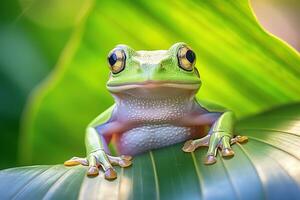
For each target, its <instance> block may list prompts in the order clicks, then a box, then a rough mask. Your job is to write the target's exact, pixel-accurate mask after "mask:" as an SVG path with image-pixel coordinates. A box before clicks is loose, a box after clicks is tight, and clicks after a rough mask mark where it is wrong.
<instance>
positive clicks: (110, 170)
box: [104, 168, 117, 180]
mask: <svg viewBox="0 0 300 200" xmlns="http://www.w3.org/2000/svg"><path fill="white" fill-rule="evenodd" d="M104 177H105V179H107V180H113V179H116V178H117V172H116V171H115V170H114V169H113V168H108V169H107V170H105V172H104Z"/></svg>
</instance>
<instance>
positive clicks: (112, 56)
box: [107, 49, 126, 74]
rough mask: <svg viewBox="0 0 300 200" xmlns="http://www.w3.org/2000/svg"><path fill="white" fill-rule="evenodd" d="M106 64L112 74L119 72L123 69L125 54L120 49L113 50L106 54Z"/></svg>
mask: <svg viewBox="0 0 300 200" xmlns="http://www.w3.org/2000/svg"><path fill="white" fill-rule="evenodd" d="M107 59H108V63H109V66H110V70H111V72H112V73H113V74H117V73H119V72H121V71H122V70H123V69H124V68H125V63H126V54H125V52H124V50H122V49H114V50H112V51H111V52H110V53H109V54H108V58H107Z"/></svg>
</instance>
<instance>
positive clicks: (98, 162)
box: [64, 150, 132, 180]
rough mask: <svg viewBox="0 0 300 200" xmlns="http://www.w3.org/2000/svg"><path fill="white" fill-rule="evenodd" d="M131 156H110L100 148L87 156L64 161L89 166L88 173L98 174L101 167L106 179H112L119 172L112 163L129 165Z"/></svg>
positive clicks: (90, 174)
mask: <svg viewBox="0 0 300 200" xmlns="http://www.w3.org/2000/svg"><path fill="white" fill-rule="evenodd" d="M131 160H132V157H131V156H124V155H122V156H120V157H115V156H110V155H106V153H105V152H104V151H103V150H98V151H95V152H92V153H90V154H89V156H88V157H87V158H79V157H73V158H71V159H70V160H67V161H65V162H64V165H65V166H75V165H80V164H81V165H84V166H89V168H88V171H87V175H88V176H97V175H98V174H99V167H101V168H102V169H103V171H104V177H105V179H108V180H112V179H115V178H117V172H116V171H115V169H114V168H113V167H112V165H119V166H120V167H128V166H130V165H131V164H132V161H131Z"/></svg>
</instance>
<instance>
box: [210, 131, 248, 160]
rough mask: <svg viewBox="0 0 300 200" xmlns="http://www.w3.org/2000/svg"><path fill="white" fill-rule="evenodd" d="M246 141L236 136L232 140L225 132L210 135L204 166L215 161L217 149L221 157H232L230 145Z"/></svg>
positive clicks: (244, 138) (245, 138)
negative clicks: (219, 150)
mask: <svg viewBox="0 0 300 200" xmlns="http://www.w3.org/2000/svg"><path fill="white" fill-rule="evenodd" d="M247 140H248V138H247V137H246V136H236V137H233V138H232V136H231V135H230V134H228V133H226V132H215V133H212V134H211V137H210V140H209V148H208V152H207V156H206V159H205V161H204V164H206V165H211V164H214V163H215V162H216V161H217V160H216V156H217V150H218V148H219V149H221V154H222V156H223V157H232V156H234V151H233V150H232V148H231V145H232V144H234V143H243V142H246V141H247Z"/></svg>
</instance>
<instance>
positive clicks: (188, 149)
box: [182, 140, 196, 152]
mask: <svg viewBox="0 0 300 200" xmlns="http://www.w3.org/2000/svg"><path fill="white" fill-rule="evenodd" d="M195 149H196V147H195V145H193V140H188V141H186V142H185V143H184V145H183V147H182V151H184V152H193V151H195Z"/></svg>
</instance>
